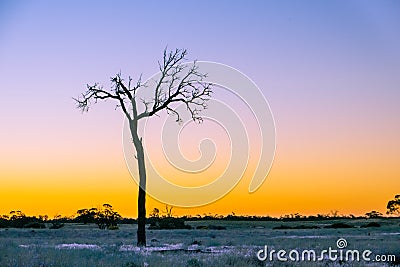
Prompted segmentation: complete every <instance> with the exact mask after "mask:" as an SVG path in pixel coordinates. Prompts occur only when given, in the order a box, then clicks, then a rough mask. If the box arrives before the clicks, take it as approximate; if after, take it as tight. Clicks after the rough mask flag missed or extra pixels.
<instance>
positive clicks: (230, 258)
mask: <svg viewBox="0 0 400 267" xmlns="http://www.w3.org/2000/svg"><path fill="white" fill-rule="evenodd" d="M337 222H342V223H347V224H350V225H353V226H355V227H354V228H341V229H326V228H323V227H324V226H327V225H331V224H333V223H337ZM369 222H377V223H379V224H380V225H381V227H376V228H362V227H360V226H362V225H365V224H366V223H369ZM399 223H400V220H399V219H368V220H366V219H357V220H355V219H352V220H350V219H349V220H345V219H341V220H324V221H290V222H282V221H268V222H259V221H244V222H238V221H194V222H188V224H190V225H191V226H193V227H196V226H207V225H214V226H218V225H219V226H224V227H226V230H208V229H202V230H200V229H192V230H148V232H147V240H148V246H147V247H146V248H138V247H136V246H135V240H136V225H120V229H119V230H113V231H110V230H99V229H97V227H96V226H95V225H83V224H66V225H65V227H63V228H61V229H57V230H55V229H53V230H52V229H34V230H33V229H12V228H10V229H0V266H4V267H6V266H21V267H22V266H32V267H36V266H38V267H39V266H41V267H48V266H121V267H134V266H171V267H172V266H393V265H395V264H396V263H397V264H399V262H400V225H399ZM281 225H283V226H285V227H286V226H290V227H296V226H302V228H306V227H309V226H319V227H320V228H318V229H273V228H274V227H277V226H281ZM285 227H284V228H285ZM339 238H345V239H346V241H347V247H346V248H345V249H351V250H354V249H358V250H360V251H363V250H367V249H368V250H371V251H372V254H371V256H370V258H371V259H372V258H374V257H375V255H378V254H379V255H395V256H396V258H397V261H396V262H391V263H389V262H386V263H382V262H372V261H371V262H365V261H362V260H361V261H359V262H357V261H339V260H336V261H332V260H330V259H329V258H326V257H325V258H324V260H322V261H308V262H304V261H297V262H293V261H290V260H289V261H287V262H282V261H278V260H277V259H276V255H274V260H273V261H270V260H269V259H267V260H265V261H260V260H259V259H258V258H257V252H258V251H259V250H261V249H263V248H264V246H265V245H267V246H268V249H269V250H271V249H275V250H281V249H285V250H287V252H289V251H290V250H298V251H299V252H300V253H301V252H302V251H304V250H310V249H313V250H315V251H317V253H319V252H320V251H322V250H324V249H328V248H329V247H332V249H338V248H337V245H336V241H337V240H338V239H339Z"/></svg>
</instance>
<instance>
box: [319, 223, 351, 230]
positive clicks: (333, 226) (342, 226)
mask: <svg viewBox="0 0 400 267" xmlns="http://www.w3.org/2000/svg"><path fill="white" fill-rule="evenodd" d="M324 228H334V229H338V228H354V226H352V225H350V224H347V223H342V222H339V223H333V224H331V225H327V226H324Z"/></svg>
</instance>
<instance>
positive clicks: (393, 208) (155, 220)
mask: <svg viewBox="0 0 400 267" xmlns="http://www.w3.org/2000/svg"><path fill="white" fill-rule="evenodd" d="M395 201H396V202H395ZM393 203H394V204H393ZM399 203H400V196H399V195H396V197H395V200H392V201H390V202H389V203H388V207H387V208H388V212H387V213H388V214H397V215H400V214H399V212H398V211H399V209H398V207H399ZM172 209H173V207H171V206H168V205H166V206H165V211H160V210H159V209H157V208H154V209H153V210H152V212H151V213H150V216H149V217H148V218H147V219H146V223H147V224H150V227H153V228H155V229H156V228H157V227H162V228H163V229H167V228H168V227H171V228H176V227H179V228H186V227H187V225H185V223H184V222H185V221H200V220H211V221H213V220H215V221H318V220H333V219H365V218H383V217H384V216H383V214H382V213H380V212H378V211H375V210H373V211H371V212H368V213H366V214H365V215H364V216H354V215H351V214H350V215H341V214H338V212H337V211H332V212H331V213H329V214H317V215H308V216H306V215H301V214H299V213H294V214H288V215H283V216H280V217H272V216H254V215H253V216H252V215H236V214H235V213H234V212H232V213H231V214H229V215H225V216H224V215H218V214H215V215H213V214H210V213H209V214H203V215H200V214H197V215H194V216H192V215H185V216H180V217H177V216H174V215H173V212H172ZM386 218H391V217H386ZM65 223H82V224H96V225H97V226H98V228H99V229H109V230H114V229H118V224H134V223H137V220H136V219H133V218H123V217H122V216H121V215H120V214H119V213H118V212H117V211H115V210H114V209H113V207H112V206H111V205H110V204H103V206H102V207H101V208H89V209H79V210H77V212H76V214H74V215H73V216H70V217H66V216H64V217H62V216H61V215H56V216H54V217H53V218H52V219H50V218H49V216H48V215H39V216H37V217H36V216H26V215H25V214H24V213H23V212H22V211H19V210H18V211H11V212H10V213H9V214H7V215H0V228H46V227H49V228H50V229H58V228H61V227H63V226H64V224H65Z"/></svg>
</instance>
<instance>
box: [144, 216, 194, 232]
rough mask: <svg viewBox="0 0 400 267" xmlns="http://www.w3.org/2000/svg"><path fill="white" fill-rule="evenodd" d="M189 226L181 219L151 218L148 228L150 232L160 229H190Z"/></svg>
mask: <svg viewBox="0 0 400 267" xmlns="http://www.w3.org/2000/svg"><path fill="white" fill-rule="evenodd" d="M191 228H192V227H191V226H190V225H187V224H185V220H184V219H183V218H175V217H165V218H153V221H152V223H151V224H150V226H149V229H151V230H161V229H191Z"/></svg>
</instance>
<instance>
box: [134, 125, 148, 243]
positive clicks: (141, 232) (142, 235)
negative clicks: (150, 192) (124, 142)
mask: <svg viewBox="0 0 400 267" xmlns="http://www.w3.org/2000/svg"><path fill="white" fill-rule="evenodd" d="M130 130H131V135H132V140H133V144H134V145H135V148H136V158H137V161H138V168H139V194H138V230H137V245H138V246H146V166H145V161H144V150H143V144H142V139H141V138H139V136H138V133H137V130H138V128H137V121H136V120H133V121H131V122H130Z"/></svg>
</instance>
